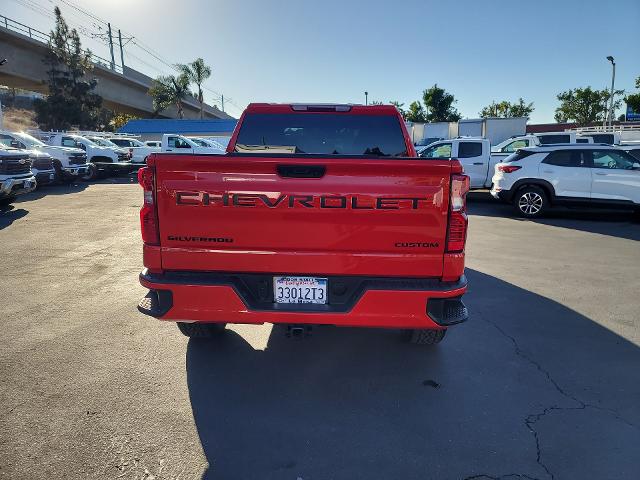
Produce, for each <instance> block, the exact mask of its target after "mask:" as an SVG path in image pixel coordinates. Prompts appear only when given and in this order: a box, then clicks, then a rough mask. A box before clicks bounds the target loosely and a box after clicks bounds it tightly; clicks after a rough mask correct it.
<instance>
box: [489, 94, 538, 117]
mask: <svg viewBox="0 0 640 480" xmlns="http://www.w3.org/2000/svg"><path fill="white" fill-rule="evenodd" d="M533 110H534V107H533V103H529V104H527V103H525V101H524V100H523V99H522V98H520V99H518V102H517V103H511V102H509V101H508V100H503V101H501V102H497V103H496V102H495V101H494V102H491V104H490V105H487V106H486V107H484V108H483V109H482V110H481V111H480V113H479V115H480V117H482V118H487V117H500V118H507V117H528V116H529V115H531V112H533Z"/></svg>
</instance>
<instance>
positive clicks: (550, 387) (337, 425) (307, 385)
mask: <svg viewBox="0 0 640 480" xmlns="http://www.w3.org/2000/svg"><path fill="white" fill-rule="evenodd" d="M468 276H469V280H470V285H471V289H470V292H469V294H468V295H467V296H466V297H465V298H466V302H467V305H468V306H469V309H470V312H471V319H470V321H469V322H467V323H466V324H463V325H460V326H457V327H456V328H452V329H451V331H450V332H449V335H447V338H445V341H444V342H443V343H442V344H440V345H438V346H436V347H432V348H424V347H419V346H414V345H408V344H403V343H401V342H400V335H399V333H398V332H395V331H391V330H366V329H347V328H331V327H325V328H322V327H321V328H317V329H316V330H315V331H314V335H313V336H312V337H311V338H308V339H305V340H302V341H296V340H291V339H286V338H285V335H284V329H283V328H282V327H275V328H274V329H273V330H272V332H271V336H270V338H269V341H268V345H267V348H266V349H265V350H255V349H254V348H252V347H251V345H250V344H249V343H248V342H247V341H245V340H244V338H242V337H241V336H240V335H238V334H237V333H235V332H233V331H227V332H226V333H225V334H224V335H223V336H222V337H221V338H219V339H216V340H211V341H202V340H200V341H198V340H194V339H192V340H190V341H189V343H188V348H187V354H186V368H187V379H188V387H189V392H190V399H191V404H192V409H193V415H194V419H195V423H196V426H197V429H198V432H199V435H200V440H201V443H202V447H203V449H204V452H205V454H206V457H207V459H208V462H209V465H210V467H209V469H208V471H207V472H205V474H204V476H203V478H205V479H213V478H225V479H232V478H238V479H254V478H256V479H258V478H259V479H270V478H286V479H294V480H295V479H298V478H301V479H305V480H307V479H328V478H335V479H359V478H364V479H371V478H402V479H425V478H438V479H449V478H450V479H460V478H467V477H471V476H478V477H474V478H484V476H487V478H488V477H498V476H500V475H523V476H524V475H528V476H529V477H531V478H549V477H550V476H551V475H550V472H551V473H552V474H553V475H555V478H618V479H626V478H636V475H637V472H638V471H640V456H638V455H636V454H637V449H636V446H637V445H639V444H640V429H639V428H638V425H640V412H638V408H637V400H638V398H640V369H638V368H637V367H638V365H640V349H639V348H638V347H637V346H635V345H634V344H632V343H631V342H629V341H627V340H626V339H624V338H622V337H620V336H618V335H616V334H614V333H612V332H611V331H609V330H608V329H606V328H603V327H602V326H600V325H598V324H597V323H595V322H594V321H592V320H590V319H589V318H587V317H585V316H583V315H581V314H579V313H577V312H575V311H573V310H570V309H568V308H566V307H564V306H563V305H561V304H559V303H557V302H555V301H552V300H550V299H548V298H545V297H542V296H539V295H537V294H534V293H532V292H529V291H526V290H523V289H521V288H518V287H516V286H514V285H512V284H509V283H506V282H504V281H502V280H500V279H498V278H495V277H492V276H488V275H485V274H483V273H480V272H476V271H468ZM529 477H526V478H529Z"/></svg>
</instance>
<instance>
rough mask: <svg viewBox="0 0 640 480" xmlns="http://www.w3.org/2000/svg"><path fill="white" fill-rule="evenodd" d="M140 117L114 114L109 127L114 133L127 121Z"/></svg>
mask: <svg viewBox="0 0 640 480" xmlns="http://www.w3.org/2000/svg"><path fill="white" fill-rule="evenodd" d="M138 118H140V117H137V116H136V115H132V114H131V113H116V114H114V115H113V118H112V119H111V121H110V122H109V126H110V127H111V129H112V130H113V131H114V132H115V131H117V130H118V129H120V128H122V127H124V126H125V125H126V124H127V122H129V120H137V119H138Z"/></svg>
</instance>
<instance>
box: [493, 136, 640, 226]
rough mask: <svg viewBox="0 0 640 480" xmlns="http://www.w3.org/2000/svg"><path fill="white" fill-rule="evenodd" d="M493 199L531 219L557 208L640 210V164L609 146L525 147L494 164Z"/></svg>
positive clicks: (619, 150) (579, 144)
mask: <svg viewBox="0 0 640 480" xmlns="http://www.w3.org/2000/svg"><path fill="white" fill-rule="evenodd" d="M492 180H493V188H492V189H491V195H493V196H494V197H495V198H499V199H500V200H503V201H505V202H509V203H513V205H514V206H515V208H516V209H517V210H518V212H519V213H520V214H521V215H522V216H524V217H529V218H534V217H539V216H540V215H543V214H544V212H545V210H547V209H548V208H550V207H552V206H554V205H561V204H565V205H582V206H586V207H623V208H631V209H634V210H636V211H638V210H640V160H638V159H637V158H635V157H633V156H631V155H630V154H628V153H627V152H625V151H623V150H622V149H620V148H617V147H613V146H611V145H605V144H595V143H593V144H590V143H578V144H575V143H573V144H564V145H549V146H546V147H535V148H522V149H520V150H518V151H517V152H516V153H514V154H512V155H510V156H509V157H507V158H506V159H505V160H504V161H503V162H501V163H498V164H497V165H496V166H495V173H494V175H493V179H492Z"/></svg>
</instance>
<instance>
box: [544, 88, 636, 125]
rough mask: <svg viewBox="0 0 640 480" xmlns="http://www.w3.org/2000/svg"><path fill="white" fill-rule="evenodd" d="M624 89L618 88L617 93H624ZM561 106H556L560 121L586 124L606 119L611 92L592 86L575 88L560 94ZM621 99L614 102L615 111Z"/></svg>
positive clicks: (556, 117) (620, 103)
mask: <svg viewBox="0 0 640 480" xmlns="http://www.w3.org/2000/svg"><path fill="white" fill-rule="evenodd" d="M623 93H624V90H616V91H615V92H614V98H615V96H616V95H622V94H623ZM557 98H558V100H560V106H559V107H558V108H556V113H555V115H554V118H555V119H556V122H558V123H564V122H575V123H577V124H578V125H579V126H585V125H588V124H590V123H594V122H601V121H603V120H604V119H605V117H606V114H607V109H608V105H609V99H610V98H611V94H610V92H609V91H608V90H606V89H605V90H593V89H592V88H591V87H584V88H575V89H573V90H567V91H566V92H561V93H559V94H558V97H557ZM620 105H622V101H621V100H615V101H614V102H613V111H614V112H615V110H616V109H617V108H620Z"/></svg>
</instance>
